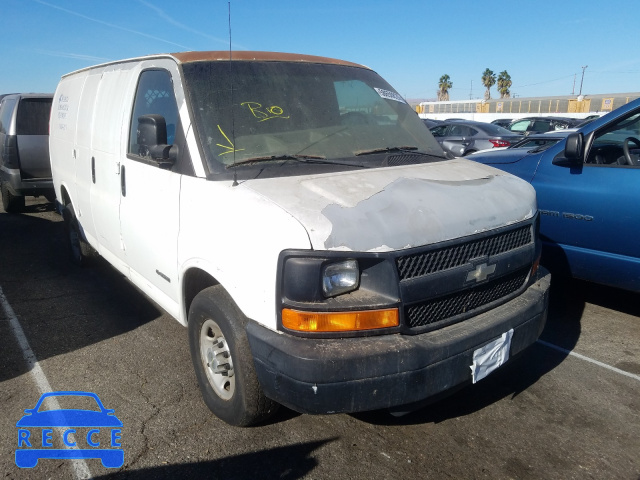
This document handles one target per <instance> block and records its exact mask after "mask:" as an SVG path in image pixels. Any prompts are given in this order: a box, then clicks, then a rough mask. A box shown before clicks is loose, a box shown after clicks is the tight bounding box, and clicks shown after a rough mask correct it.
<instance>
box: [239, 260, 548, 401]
mask: <svg viewBox="0 0 640 480" xmlns="http://www.w3.org/2000/svg"><path fill="white" fill-rule="evenodd" d="M550 280H551V276H550V274H549V273H548V272H547V271H546V270H544V269H543V268H540V270H539V271H538V274H537V279H536V281H535V282H533V283H532V284H531V285H530V286H529V287H528V288H527V289H526V290H525V291H524V292H523V293H522V294H521V295H519V296H518V297H516V298H514V299H512V300H510V301H509V302H507V303H505V304H502V305H500V306H498V307H496V308H494V309H492V310H489V311H487V312H485V313H482V314H480V315H477V316H475V317H472V318H469V319H467V320H464V321H462V322H460V323H456V324H453V325H450V326H447V327H444V328H441V329H438V330H434V331H431V332H427V333H423V334H419V335H401V334H392V335H381V336H372V337H356V338H338V339H310V338H300V337H294V336H292V335H288V334H283V333H277V332H274V331H272V330H269V329H267V328H265V327H263V326H261V325H259V324H258V323H256V322H249V324H248V325H247V334H248V337H249V343H250V345H251V350H252V353H253V357H254V364H255V367H256V371H257V374H258V379H259V381H260V383H261V385H262V388H263V389H264V392H265V394H266V395H267V396H268V397H270V398H271V399H273V400H275V401H277V402H279V403H281V404H283V405H285V406H287V407H289V408H291V409H293V410H296V411H298V412H301V413H317V414H321V413H339V412H359V411H367V410H377V409H381V408H392V407H398V406H402V405H407V404H412V403H418V402H421V401H423V400H425V399H427V398H430V397H433V396H435V395H437V394H439V393H441V392H444V391H447V390H449V389H452V388H454V387H456V386H458V385H461V384H463V383H465V382H468V381H471V368H470V367H471V364H472V363H473V360H472V356H473V352H474V351H475V350H476V349H477V348H479V347H482V346H484V345H486V344H487V343H489V342H491V341H492V340H494V339H496V338H497V337H499V336H500V335H502V334H503V333H505V332H507V331H508V330H510V329H513V330H514V332H513V337H512V339H511V349H510V354H509V357H510V358H511V357H513V356H514V355H516V354H518V353H519V352H521V351H522V350H524V349H525V348H526V347H528V346H529V345H531V344H532V343H534V342H535V341H536V340H537V339H538V337H539V336H540V333H541V332H542V329H543V328H544V325H545V322H546V318H547V306H548V301H549V294H548V292H549V285H550Z"/></svg>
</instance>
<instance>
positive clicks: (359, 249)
mask: <svg viewBox="0 0 640 480" xmlns="http://www.w3.org/2000/svg"><path fill="white" fill-rule="evenodd" d="M50 152H51V164H52V171H53V179H54V185H55V189H56V194H57V199H58V202H59V203H60V204H61V208H63V214H64V217H65V224H66V226H67V229H68V236H69V243H70V245H71V247H72V248H71V251H72V255H73V258H74V259H75V261H77V262H79V263H82V262H84V261H85V260H86V258H87V255H89V254H90V253H91V252H92V251H93V250H95V251H97V253H99V254H100V255H101V256H102V257H104V258H105V259H106V260H108V261H109V262H110V263H111V264H112V265H113V266H114V267H115V268H117V269H118V270H119V271H120V272H122V274H123V275H125V276H126V277H127V278H129V279H130V280H131V282H133V283H134V284H135V285H136V286H137V287H138V288H140V290H142V291H143V292H144V293H145V294H147V295H148V296H149V297H150V298H151V299H153V300H154V301H155V302H157V303H158V304H159V305H161V306H162V307H163V308H164V309H165V310H166V311H167V312H169V313H170V314H171V315H173V316H174V317H175V318H176V319H177V320H178V321H179V322H181V323H182V324H184V325H186V326H188V332H189V342H190V346H191V356H192V360H193V364H194V367H195V371H196V375H197V378H198V381H199V384H200V388H201V390H202V395H203V397H204V400H205V402H206V403H207V405H208V406H209V408H210V409H211V410H212V411H213V412H214V413H215V414H216V415H217V416H219V417H220V418H221V419H223V420H225V421H226V422H228V423H230V424H233V425H250V424H252V423H255V422H258V421H260V420H262V419H264V418H266V417H267V416H268V415H269V414H271V413H272V412H273V411H274V410H275V407H276V406H277V404H284V405H286V406H288V407H290V408H292V409H294V410H296V411H299V412H307V413H333V412H355V411H363V410H374V409H381V408H390V409H406V408H408V407H406V405H409V404H417V403H419V402H423V401H424V400H425V399H428V398H432V397H434V396H435V395H436V394H439V393H441V392H444V391H447V390H449V389H452V388H453V387H456V386H459V385H463V384H465V383H471V382H475V381H477V380H479V379H481V378H482V377H483V376H485V375H486V374H487V373H489V372H491V371H492V370H494V369H495V368H497V367H498V366H500V365H501V364H502V363H504V361H506V359H507V358H509V357H510V356H513V355H514V354H516V353H518V352H520V351H522V350H523V349H524V348H525V347H527V346H528V345H530V344H532V343H533V342H534V341H535V340H536V339H537V338H538V336H539V334H540V332H541V330H542V328H543V326H544V323H545V320H546V311H547V303H548V287H549V275H548V273H547V272H545V271H543V270H541V269H539V268H538V256H539V244H538V239H537V228H538V227H537V224H538V223H537V222H538V214H537V208H536V198H535V193H534V190H533V189H532V188H531V186H530V185H529V184H528V183H526V182H524V181H521V180H519V179H517V178H515V177H513V176H511V175H509V174H506V173H504V172H501V171H499V170H495V169H493V168H490V167H487V166H484V165H480V164H478V163H475V162H470V161H468V160H464V159H455V160H451V159H448V158H446V157H445V155H444V153H443V151H442V149H441V148H440V147H439V145H438V143H437V142H436V141H435V140H434V139H433V137H432V136H431V135H430V134H429V132H428V130H427V128H426V127H425V126H424V124H423V122H422V121H421V120H420V119H419V118H418V116H417V115H416V113H415V112H414V111H412V109H411V108H410V106H409V105H408V104H407V103H406V102H405V100H404V99H403V98H402V97H401V96H400V95H398V93H396V91H395V90H394V89H393V88H392V87H391V86H390V85H389V84H387V82H385V81H384V80H383V79H382V78H381V77H380V76H378V75H377V74H376V73H375V72H373V71H372V70H370V69H369V68H366V67H363V66H361V65H357V64H353V63H348V62H344V61H340V60H334V59H329V58H320V57H310V56H302V55H293V54H281V53H264V52H233V53H232V54H231V55H230V54H229V52H188V53H177V54H166V55H155V56H149V57H144V58H137V59H132V60H124V61H120V62H114V63H109V64H105V65H100V66H97V67H93V68H87V69H84V70H80V71H78V72H74V73H71V74H68V75H65V76H64V77H63V78H62V79H61V81H60V84H59V85H58V88H57V90H56V93H55V96H54V102H53V108H52V115H51V133H50Z"/></svg>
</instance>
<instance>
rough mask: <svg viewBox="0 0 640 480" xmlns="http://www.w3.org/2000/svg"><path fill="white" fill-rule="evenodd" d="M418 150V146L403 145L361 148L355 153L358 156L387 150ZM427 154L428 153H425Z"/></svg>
mask: <svg viewBox="0 0 640 480" xmlns="http://www.w3.org/2000/svg"><path fill="white" fill-rule="evenodd" d="M416 150H418V147H411V146H406V145H405V146H402V147H382V148H372V149H371V150H360V151H359V152H356V153H355V155H356V157H358V156H360V155H371V154H373V153H387V152H415V151H416ZM415 153H418V154H420V153H422V152H415ZM424 155H426V154H424Z"/></svg>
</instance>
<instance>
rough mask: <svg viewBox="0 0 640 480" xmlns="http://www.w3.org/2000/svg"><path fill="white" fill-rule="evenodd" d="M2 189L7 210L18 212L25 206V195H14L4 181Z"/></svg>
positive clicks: (5, 209)
mask: <svg viewBox="0 0 640 480" xmlns="http://www.w3.org/2000/svg"><path fill="white" fill-rule="evenodd" d="M0 190H2V207H3V208H4V211H5V212H7V213H16V212H19V211H20V210H22V209H23V208H24V196H23V195H13V194H12V193H11V192H10V191H9V187H8V186H7V185H6V184H5V183H4V182H2V183H1V184H0Z"/></svg>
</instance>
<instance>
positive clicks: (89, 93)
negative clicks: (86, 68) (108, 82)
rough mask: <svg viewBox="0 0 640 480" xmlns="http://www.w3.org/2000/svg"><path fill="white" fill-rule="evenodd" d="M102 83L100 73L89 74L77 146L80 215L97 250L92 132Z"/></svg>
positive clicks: (79, 119) (79, 114)
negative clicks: (92, 196)
mask: <svg viewBox="0 0 640 480" xmlns="http://www.w3.org/2000/svg"><path fill="white" fill-rule="evenodd" d="M99 83H100V75H88V76H87V77H86V80H85V83H84V87H83V89H82V94H81V96H80V102H79V104H80V108H79V111H78V124H77V125H78V126H77V131H76V148H75V154H76V171H75V183H76V197H75V198H74V199H73V205H74V208H75V211H76V215H77V217H78V220H79V221H80V224H81V225H82V228H83V229H84V233H85V237H86V238H87V240H88V241H89V243H90V244H91V245H92V246H93V247H94V248H95V249H96V250H98V244H97V240H96V227H95V225H94V221H93V214H92V211H91V187H92V185H93V178H94V171H93V168H94V167H95V165H94V164H93V162H92V161H91V159H92V152H91V132H92V131H93V117H94V115H95V110H94V108H93V105H94V103H95V100H96V94H97V91H98V84H99Z"/></svg>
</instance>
